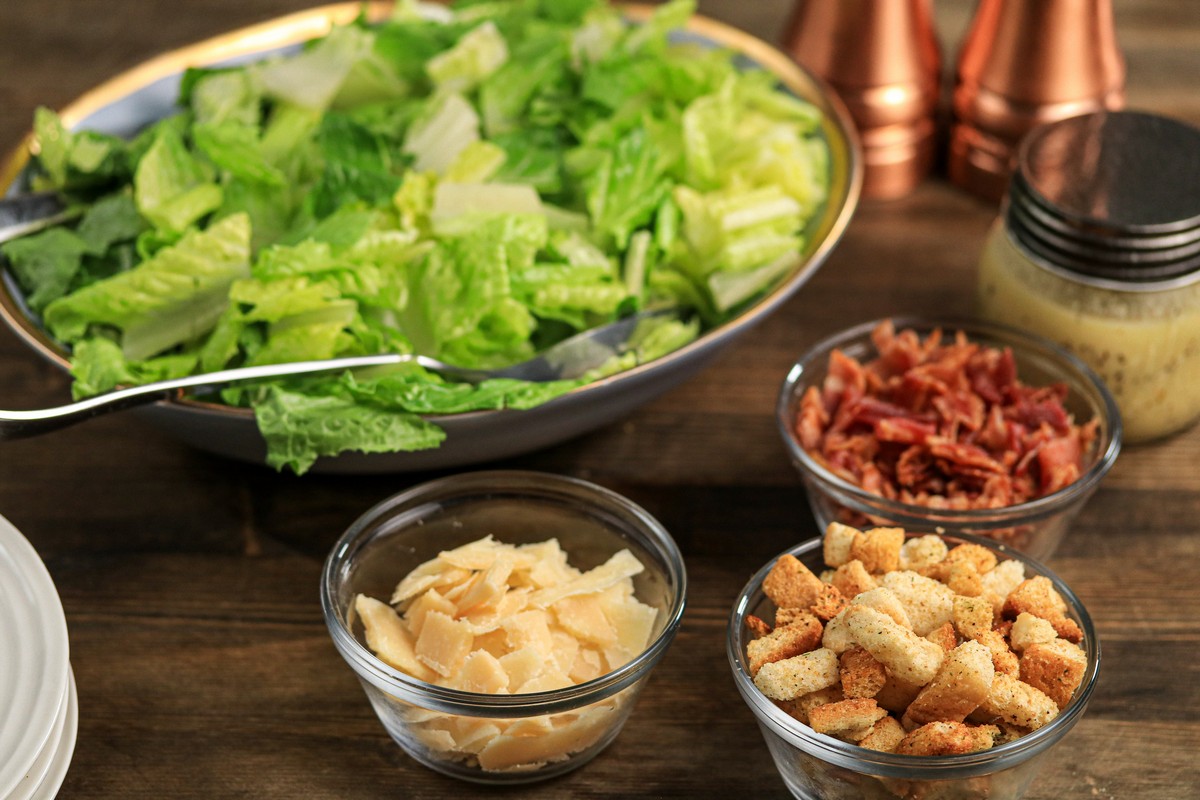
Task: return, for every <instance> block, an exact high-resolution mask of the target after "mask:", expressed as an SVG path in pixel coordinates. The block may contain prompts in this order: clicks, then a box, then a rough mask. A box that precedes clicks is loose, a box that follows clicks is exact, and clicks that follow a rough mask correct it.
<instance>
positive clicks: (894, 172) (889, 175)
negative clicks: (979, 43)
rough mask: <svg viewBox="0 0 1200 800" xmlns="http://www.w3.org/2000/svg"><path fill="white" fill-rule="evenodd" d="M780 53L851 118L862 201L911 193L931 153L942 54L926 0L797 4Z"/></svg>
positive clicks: (930, 160)
mask: <svg viewBox="0 0 1200 800" xmlns="http://www.w3.org/2000/svg"><path fill="white" fill-rule="evenodd" d="M784 48H785V49H786V50H787V52H788V53H789V54H790V55H791V56H792V58H794V59H795V60H796V61H797V63H799V64H800V65H801V66H803V67H805V68H806V69H808V70H809V71H810V72H812V73H813V74H815V75H817V76H818V77H820V78H822V79H824V80H825V82H826V83H828V84H829V85H830V86H831V87H832V88H833V89H834V91H836V92H837V94H838V95H839V96H840V97H841V99H842V101H843V102H844V103H845V104H846V107H847V109H848V110H849V111H850V115H851V117H853V118H854V122H855V124H856V126H857V128H858V132H859V137H860V139H861V141H862V148H863V165H864V168H865V169H864V177H863V189H862V194H863V196H864V197H875V198H890V197H898V196H900V195H903V194H906V193H908V192H909V191H911V190H912V189H913V188H914V187H915V186H916V185H917V183H919V182H920V181H921V179H922V178H924V177H925V175H926V174H927V173H928V172H929V169H930V167H931V166H932V164H933V160H934V153H935V150H936V145H937V141H936V133H937V131H936V122H935V115H936V111H937V102H938V89H939V83H940V70H941V51H940V50H939V47H938V42H937V37H936V35H935V32H934V28H933V15H932V11H931V9H930V4H929V0H799V2H798V3H797V5H796V7H795V12H794V13H793V15H792V19H791V23H790V25H789V27H788V30H787V35H786V39H785V41H784Z"/></svg>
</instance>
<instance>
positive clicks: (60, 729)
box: [6, 669, 79, 800]
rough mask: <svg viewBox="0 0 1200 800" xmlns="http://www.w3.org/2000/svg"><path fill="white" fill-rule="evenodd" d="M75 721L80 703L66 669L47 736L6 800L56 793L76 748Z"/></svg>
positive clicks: (76, 726) (19, 799)
mask: <svg viewBox="0 0 1200 800" xmlns="http://www.w3.org/2000/svg"><path fill="white" fill-rule="evenodd" d="M78 724H79V705H78V701H77V698H76V693H75V675H74V674H73V673H71V672H70V670H69V669H68V673H67V691H66V692H64V693H63V697H62V702H61V703H60V704H59V710H58V716H57V717H56V718H55V720H54V728H53V729H52V730H51V731H50V737H49V738H48V739H47V740H46V744H45V745H44V746H43V747H42V751H41V752H40V753H38V756H37V758H36V759H34V762H33V764H32V765H31V766H30V767H29V769H28V770H27V771H26V772H25V777H24V778H22V779H21V782H20V783H18V784H17V786H16V788H14V789H13V790H12V792H11V793H10V794H9V795H8V797H7V798H6V800H33V799H34V798H51V797H54V796H55V795H56V794H57V793H58V788H59V787H60V786H61V785H62V779H63V777H64V776H65V775H66V772H67V765H69V764H70V762H71V754H72V753H73V752H74V750H75V732H76V730H77V728H78Z"/></svg>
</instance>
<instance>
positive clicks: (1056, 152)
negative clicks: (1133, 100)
mask: <svg viewBox="0 0 1200 800" xmlns="http://www.w3.org/2000/svg"><path fill="white" fill-rule="evenodd" d="M976 300H977V304H978V308H979V312H980V314H981V315H982V316H984V317H986V318H989V319H993V320H996V321H999V322H1005V323H1008V324H1010V325H1014V326H1016V327H1020V328H1024V329H1026V330H1030V331H1033V332H1036V333H1039V334H1041V335H1042V336H1045V337H1046V338H1048V339H1052V340H1054V341H1057V342H1059V343H1060V344H1062V345H1063V346H1065V347H1067V348H1068V349H1070V350H1072V351H1073V352H1075V353H1076V355H1078V356H1079V357H1080V358H1082V359H1083V360H1084V361H1086V362H1087V363H1088V364H1089V365H1090V366H1091V367H1092V368H1093V369H1094V370H1096V371H1097V372H1098V373H1099V374H1100V376H1101V377H1102V378H1103V379H1104V381H1105V383H1107V384H1108V387H1109V389H1110V390H1111V391H1112V393H1113V395H1114V397H1115V398H1116V400H1117V405H1118V406H1119V407H1120V410H1121V416H1122V418H1123V421H1124V426H1125V440H1126V441H1127V442H1138V441H1148V440H1151V439H1157V438H1159V437H1162V436H1166V435H1168V434H1171V433H1174V432H1176V431H1179V430H1182V429H1183V428H1185V427H1187V426H1188V425H1190V424H1192V423H1193V422H1195V421H1196V419H1197V418H1200V130H1197V129H1196V128H1193V127H1191V126H1189V125H1185V124H1183V123H1181V122H1177V121H1175V120H1171V119H1167V118H1164V117H1160V116H1156V115H1153V114H1146V113H1141V112H1130V111H1118V112H1100V113H1095V114H1086V115H1083V116H1078V117H1073V118H1070V119H1066V120H1062V121H1059V122H1054V123H1051V124H1048V125H1044V126H1042V127H1040V128H1036V129H1034V130H1033V131H1032V132H1030V133H1029V135H1028V136H1026V137H1025V139H1024V140H1023V141H1022V143H1021V147H1020V150H1019V153H1018V156H1017V164H1016V169H1015V171H1014V173H1013V177H1012V181H1011V183H1010V185H1009V190H1008V197H1007V198H1006V201H1005V204H1004V206H1003V208H1002V210H1001V214H1000V218H999V219H998V220H997V222H996V224H995V226H994V228H993V229H992V231H991V233H990V235H989V236H988V240H987V244H986V245H985V247H984V251H983V255H982V258H981V259H980V265H979V277H978V290H977V297H976Z"/></svg>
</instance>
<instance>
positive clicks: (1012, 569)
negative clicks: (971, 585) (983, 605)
mask: <svg viewBox="0 0 1200 800" xmlns="http://www.w3.org/2000/svg"><path fill="white" fill-rule="evenodd" d="M982 580H983V596H984V597H986V598H987V599H988V600H990V601H991V603H992V607H993V608H995V609H996V613H997V614H998V613H1000V610H1001V609H1002V608H1003V607H1004V600H1005V598H1007V597H1008V593H1009V592H1011V591H1012V590H1013V589H1015V588H1017V586H1018V585H1019V584H1020V583H1021V581H1023V580H1025V566H1024V565H1023V564H1022V563H1021V562H1020V561H1016V560H1009V561H1001V562H1000V563H999V564H997V565H996V568H995V569H993V570H992V571H991V572H988V573H986V574H984V576H983V578H982Z"/></svg>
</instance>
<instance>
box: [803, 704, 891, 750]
mask: <svg viewBox="0 0 1200 800" xmlns="http://www.w3.org/2000/svg"><path fill="white" fill-rule="evenodd" d="M886 716H887V711H885V710H884V709H882V708H880V707H879V706H878V705H877V704H876V703H875V701H874V700H872V699H871V698H869V697H856V698H852V699H850V700H841V701H839V702H837V703H827V704H825V705H823V706H817V707H816V708H814V709H812V710H811V711H809V713H808V724H809V726H811V727H812V729H813V730H814V731H816V732H817V733H824V734H826V735H827V736H834V737H836V738H838V739H842V740H843V741H847V742H857V741H859V740H860V739H862V738H863V737H865V736H866V735H867V734H868V733H870V732H871V729H872V728H874V727H875V723H876V722H878V721H879V720H881V719H883V718H884V717H886Z"/></svg>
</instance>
